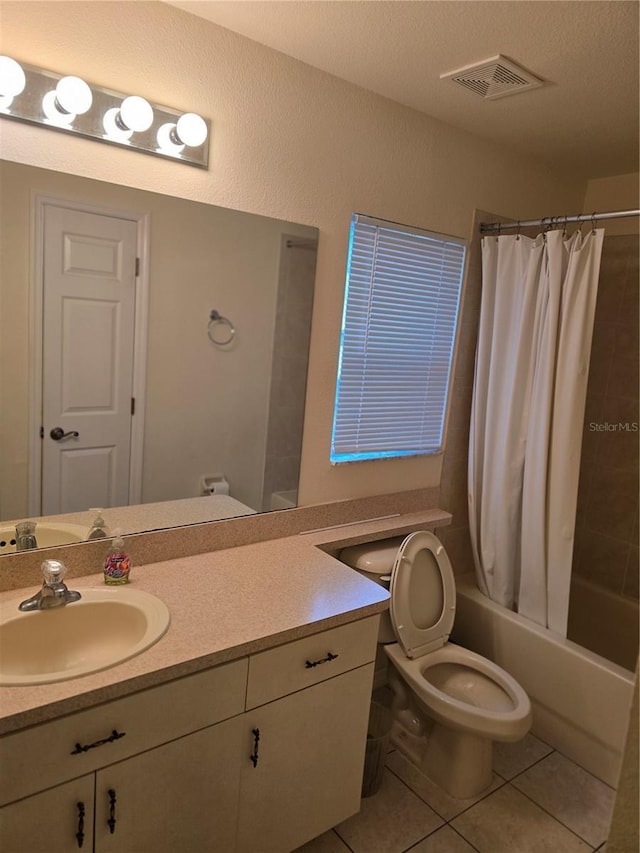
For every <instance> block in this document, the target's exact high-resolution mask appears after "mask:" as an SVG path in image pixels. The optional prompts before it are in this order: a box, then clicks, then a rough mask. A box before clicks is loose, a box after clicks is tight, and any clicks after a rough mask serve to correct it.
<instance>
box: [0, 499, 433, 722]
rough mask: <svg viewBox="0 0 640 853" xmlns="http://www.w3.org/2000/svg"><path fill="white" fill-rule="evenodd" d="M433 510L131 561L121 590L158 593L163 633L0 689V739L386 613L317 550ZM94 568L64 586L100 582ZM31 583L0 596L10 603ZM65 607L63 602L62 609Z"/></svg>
mask: <svg viewBox="0 0 640 853" xmlns="http://www.w3.org/2000/svg"><path fill="white" fill-rule="evenodd" d="M448 519H450V516H449V515H448V514H447V513H443V512H441V511H439V510H429V511H426V512H424V513H412V514H411V515H407V516H397V517H393V518H389V519H379V520H374V521H371V522H360V523H355V524H350V525H348V526H341V527H337V528H334V529H328V530H322V531H311V532H308V533H303V534H297V535H295V536H290V537H288V538H286V539H274V540H269V541H265V542H259V543H256V544H252V545H242V546H239V547H236V548H229V549H226V550H221V551H213V552H210V553H206V554H200V555H196V556H190V557H183V558H180V559H175V560H168V561H166V562H159V563H153V564H149V565H145V566H135V567H134V568H133V569H132V572H131V586H132V587H133V588H135V589H140V590H144V591H147V592H150V593H152V594H154V595H156V596H158V597H159V598H161V599H162V600H163V601H164V602H165V604H166V605H167V606H168V608H169V610H170V613H171V624H170V626H169V630H168V631H167V633H166V634H165V635H164V636H163V637H162V638H161V639H160V640H159V641H158V642H157V643H156V644H155V645H153V646H151V647H150V648H149V649H147V650H146V651H145V652H143V653H141V654H140V655H138V656H137V657H135V658H132V659H130V660H128V661H124V662H123V663H121V664H118V665H117V666H113V667H110V668H109V669H105V670H102V671H100V672H96V673H92V674H90V675H86V676H84V677H81V678H75V679H72V680H69V681H61V682H56V683H54V684H40V685H34V686H30V687H1V688H0V735H2V734H7V733H9V732H12V731H17V730H19V729H22V728H26V727H28V726H31V725H34V724H37V723H42V722H46V721H48V720H51V719H54V718H56V717H59V716H62V715H65V714H69V713H73V712H75V711H79V710H83V709H85V708H88V707H92V706H94V705H98V704H101V703H102V702H106V701H109V700H112V699H116V698H119V697H122V696H126V695H129V694H131V693H135V692H136V691H138V690H142V689H145V688H147V687H151V686H154V685H157V684H162V683H163V682H166V681H170V680H173V679H175V678H180V677H182V676H185V675H189V674H191V673H194V672H198V671H200V670H203V669H207V668H209V667H212V666H216V665H217V664H220V663H224V662H225V661H229V660H233V659H236V658H240V657H244V656H246V655H249V654H253V653H255V652H258V651H262V650H263V649H266V648H270V647H273V646H277V645H280V644H282V643H286V642H290V641H291V640H295V639H298V638H299V637H304V636H308V635H309V634H314V633H317V632H318V631H322V630H325V629H327V628H331V627H333V626H336V625H341V624H345V623H347V622H352V621H355V620H357V619H362V618H365V617H366V616H370V615H374V614H376V613H380V612H382V611H383V610H385V609H386V607H387V606H388V605H387V601H388V598H389V595H388V593H387V591H386V590H385V589H384V588H383V587H381V586H379V585H378V584H375V583H373V582H372V581H369V580H367V579H366V578H364V577H363V576H362V575H360V574H358V573H357V572H355V571H354V570H352V569H350V568H348V567H347V566H345V565H344V564H343V563H341V562H339V560H337V559H335V558H334V557H332V556H330V554H329V553H327V551H329V550H331V551H334V552H335V551H336V550H337V549H339V548H340V547H342V546H344V545H346V544H356V543H357V542H362V541H366V540H367V539H369V538H371V539H376V538H381V537H382V536H394V535H398V533H405V532H410V531H411V530H416V529H421V528H424V529H426V528H433V526H434V525H435V524H436V522H437V524H438V526H442V525H443V524H447V523H448ZM102 583H103V579H102V574H101V573H100V574H93V575H85V576H83V577H79V578H74V579H73V581H72V582H70V588H72V589H77V590H79V591H80V592H82V590H83V589H87V588H91V587H96V586H101V585H102ZM36 587H37V584H34V585H33V586H32V587H30V588H27V589H24V590H13V591H11V592H5V593H2V594H1V595H0V602H2V603H3V602H6V601H13V600H15V601H16V604H17V603H18V602H19V601H21V600H23V599H24V598H27V597H28V596H30V595H32V594H33V592H34V591H35V589H36ZM67 606H71V607H72V606H73V605H67Z"/></svg>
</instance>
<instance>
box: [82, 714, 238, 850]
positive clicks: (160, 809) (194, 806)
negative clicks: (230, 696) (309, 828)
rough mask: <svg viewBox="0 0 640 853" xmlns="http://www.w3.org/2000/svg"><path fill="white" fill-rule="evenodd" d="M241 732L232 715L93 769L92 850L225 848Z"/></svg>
mask: <svg viewBox="0 0 640 853" xmlns="http://www.w3.org/2000/svg"><path fill="white" fill-rule="evenodd" d="M169 712H170V709H169ZM241 736H242V717H235V718H233V719H231V720H227V721H226V722H224V723H218V724H217V725H215V726H210V727H209V728H206V729H202V730H201V731H199V732H195V733H194V734H190V735H187V736H186V737H183V738H179V739H178V740H175V741H172V742H171V743H168V744H164V745H163V746H159V747H156V748H155V749H152V750H149V752H145V753H143V754H141V755H137V756H135V757H133V758H129V759H127V760H125V761H121V762H120V763H119V764H115V765H112V766H111V767H106V768H104V769H103V770H99V771H98V773H97V774H96V826H95V835H96V845H95V850H96V853H177V851H180V853H209V851H211V853H213V851H216V853H218V851H219V853H229V851H231V850H233V848H234V844H235V830H236V818H237V808H238V786H239V772H240V770H239V761H238V755H239V754H240V752H239V751H240V743H241Z"/></svg>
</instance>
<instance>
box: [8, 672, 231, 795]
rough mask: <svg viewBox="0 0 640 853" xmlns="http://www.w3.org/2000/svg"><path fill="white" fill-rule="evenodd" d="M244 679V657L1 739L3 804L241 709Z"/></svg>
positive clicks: (201, 726) (223, 717) (194, 729)
mask: <svg viewBox="0 0 640 853" xmlns="http://www.w3.org/2000/svg"><path fill="white" fill-rule="evenodd" d="M246 680H247V659H246V658H243V659H242V660H238V661H233V662H232V663H228V664H224V665H223V666H219V667H215V668H214V669H209V670H206V671H205V672H199V673H196V674H195V675H189V676H186V677H185V678H180V679H178V680H177V681H172V682H170V683H169V684H163V685H161V686H159V687H152V688H149V689H148V690H144V691H142V692H140V693H135V694H134V695H132V696H127V697H126V698H124V699H116V700H115V701H113V702H108V703H106V704H104V705H100V706H98V707H96V708H90V709H89V710H87V711H80V712H79V713H77V714H71V715H69V716H68V717H63V718H61V719H58V720H55V721H53V722H51V723H43V724H42V725H40V726H34V727H33V728H31V729H27V730H25V731H21V732H16V733H15V734H11V735H6V736H5V737H3V738H0V767H1V768H2V772H1V773H0V804H3V803H7V802H12V801H13V800H17V799H20V798H21V797H25V796H27V795H29V794H32V793H35V792H36V791H42V790H44V789H45V788H49V787H51V786H52V785H57V784H58V783H60V782H64V781H66V780H67V779H73V778H75V777H76V776H82V775H84V774H85V773H89V772H91V771H93V770H96V769H98V768H100V767H104V766H106V765H108V764H113V763H114V762H116V761H121V760H122V759H123V758H128V757H129V756H130V755H135V754H137V753H139V752H143V751H144V750H146V749H150V748H151V747H154V746H157V745H159V744H161V743H166V742H167V741H170V740H173V739H174V738H177V737H181V736H182V735H185V734H188V733H189V732H193V731H196V730H197V729H201V728H204V727H205V726H209V725H211V724H212V723H216V722H218V721H220V720H224V719H227V718H228V717H232V716H234V715H235V714H240V713H241V712H242V711H243V709H244V696H245V686H246ZM114 731H115V732H117V733H118V734H119V733H124V735H125V736H124V737H117V738H115V737H114V738H112V733H113V732H114ZM100 742H101V743H100ZM76 744H80V745H81V746H89V745H91V744H96V745H95V746H92V747H91V748H90V749H88V750H78V751H76Z"/></svg>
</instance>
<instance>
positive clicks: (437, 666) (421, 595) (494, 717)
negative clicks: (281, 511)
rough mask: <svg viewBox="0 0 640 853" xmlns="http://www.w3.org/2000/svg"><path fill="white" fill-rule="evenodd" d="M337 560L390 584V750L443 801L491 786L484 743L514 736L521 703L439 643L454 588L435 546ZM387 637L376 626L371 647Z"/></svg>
mask: <svg viewBox="0 0 640 853" xmlns="http://www.w3.org/2000/svg"><path fill="white" fill-rule="evenodd" d="M340 559H341V560H342V561H343V562H345V563H347V564H348V565H351V566H353V567H354V568H356V569H358V570H359V571H362V570H364V574H368V576H369V577H372V578H375V579H377V580H378V582H382V583H385V581H388V580H389V577H390V590H391V603H390V610H389V618H390V623H391V624H390V627H391V628H392V630H393V633H394V634H395V638H396V639H397V642H395V643H391V644H389V645H385V646H384V650H385V652H386V654H387V656H388V657H389V660H390V661H391V663H392V665H393V666H392V668H391V670H390V672H389V685H390V687H391V688H392V690H393V693H394V701H393V712H394V724H393V730H392V735H391V738H392V742H393V743H394V745H395V746H396V747H397V748H398V749H399V750H400V751H401V752H402V753H403V754H404V755H406V756H407V758H409V760H410V761H412V762H413V763H414V764H415V765H417V766H418V767H419V768H420V769H421V770H422V772H423V773H424V774H425V775H426V776H428V777H429V778H430V779H431V780H432V781H433V782H435V783H436V784H438V785H439V786H440V787H441V788H443V789H444V790H445V791H447V793H449V794H450V795H451V796H453V797H456V798H459V799H464V798H467V797H475V796H477V795H478V794H479V793H481V792H482V791H483V790H485V789H486V788H488V787H489V785H490V784H491V770H492V751H493V741H494V740H502V741H517V740H520V739H521V738H523V737H524V735H525V734H526V733H527V732H528V731H529V728H530V726H531V703H530V702H529V697H528V696H527V694H526V693H525V692H524V690H523V689H522V687H520V685H519V684H518V683H517V681H516V680H515V679H514V678H512V677H511V676H510V675H509V674H508V673H507V672H505V671H504V670H503V669H501V667H499V666H497V664H495V663H493V662H492V661H490V660H487V659H486V658H484V657H482V656H481V655H477V654H475V652H472V651H469V650H468V649H464V648H462V646H457V645H455V644H454V643H449V634H450V633H451V629H452V627H453V621H454V618H455V612H456V588H455V581H454V576H453V570H452V568H451V563H450V562H449V557H448V556H447V552H446V551H445V549H444V546H443V545H442V543H441V542H440V540H439V539H438V538H437V537H436V536H434V535H433V533H428V532H426V531H420V532H418V533H412V534H410V535H409V536H407V537H406V539H404V540H403V541H401V542H400V540H392V541H391V542H389V541H387V542H382V543H376V542H372V543H369V544H368V545H366V546H363V545H360V546H356V547H355V548H346V549H345V550H344V551H343V552H342V554H341V555H340ZM390 639H392V637H391V636H389V626H388V625H387V626H385V625H384V624H383V626H381V631H380V637H379V640H380V642H385V641H387V642H388V640H390Z"/></svg>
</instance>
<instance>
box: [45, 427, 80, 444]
mask: <svg viewBox="0 0 640 853" xmlns="http://www.w3.org/2000/svg"><path fill="white" fill-rule="evenodd" d="M49 435H50V436H51V438H52V439H53V440H54V441H60V440H61V439H63V438H68V437H69V436H70V435H72V436H73V437H74V438H78V436H79V435H80V433H79V432H78V431H77V430H75V429H72V430H70V431H69V432H65V431H64V430H63V429H62V427H54V428H53V429H52V430H51V432H50V433H49Z"/></svg>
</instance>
